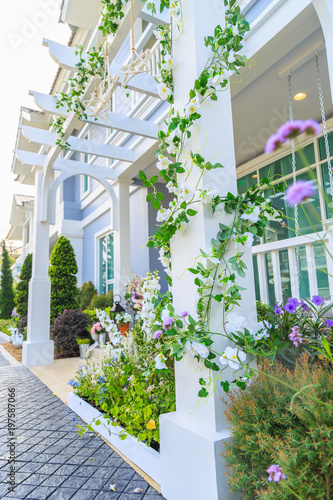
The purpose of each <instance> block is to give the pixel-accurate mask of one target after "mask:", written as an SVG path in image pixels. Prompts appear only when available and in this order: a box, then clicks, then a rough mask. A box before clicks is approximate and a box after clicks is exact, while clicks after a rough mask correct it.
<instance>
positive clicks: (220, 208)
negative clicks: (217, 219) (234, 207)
mask: <svg viewBox="0 0 333 500" xmlns="http://www.w3.org/2000/svg"><path fill="white" fill-rule="evenodd" d="M223 210H224V203H219V204H218V205H216V207H215V212H214V214H215V215H219V214H221V213H222V212H223Z"/></svg>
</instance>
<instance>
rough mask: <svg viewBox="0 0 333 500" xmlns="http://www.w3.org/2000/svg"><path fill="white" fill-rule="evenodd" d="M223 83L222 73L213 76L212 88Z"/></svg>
mask: <svg viewBox="0 0 333 500" xmlns="http://www.w3.org/2000/svg"><path fill="white" fill-rule="evenodd" d="M223 81H224V75H223V72H222V73H219V74H218V75H215V76H214V78H213V80H212V82H213V86H214V87H217V86H218V85H221V83H223Z"/></svg>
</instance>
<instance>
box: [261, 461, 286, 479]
mask: <svg viewBox="0 0 333 500" xmlns="http://www.w3.org/2000/svg"><path fill="white" fill-rule="evenodd" d="M266 472H267V474H268V481H269V482H272V481H274V482H275V483H278V482H279V481H280V480H281V479H287V476H286V475H285V474H283V472H282V469H281V467H280V466H279V465H271V466H270V467H269V468H268V469H267V471H266Z"/></svg>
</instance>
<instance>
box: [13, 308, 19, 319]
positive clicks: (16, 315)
mask: <svg viewBox="0 0 333 500" xmlns="http://www.w3.org/2000/svg"><path fill="white" fill-rule="evenodd" d="M12 316H13V317H14V318H18V316H19V315H18V314H17V312H16V309H15V307H14V309H13V310H12Z"/></svg>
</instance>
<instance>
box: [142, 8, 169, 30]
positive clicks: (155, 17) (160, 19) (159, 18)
mask: <svg viewBox="0 0 333 500" xmlns="http://www.w3.org/2000/svg"><path fill="white" fill-rule="evenodd" d="M139 17H140V18H141V19H143V20H144V21H146V22H147V23H152V24H154V26H160V25H162V24H169V22H170V19H169V12H168V9H164V11H163V12H156V14H152V12H151V11H150V10H148V9H147V5H146V4H145V5H144V7H143V9H142V10H141V12H140V14H139Z"/></svg>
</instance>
